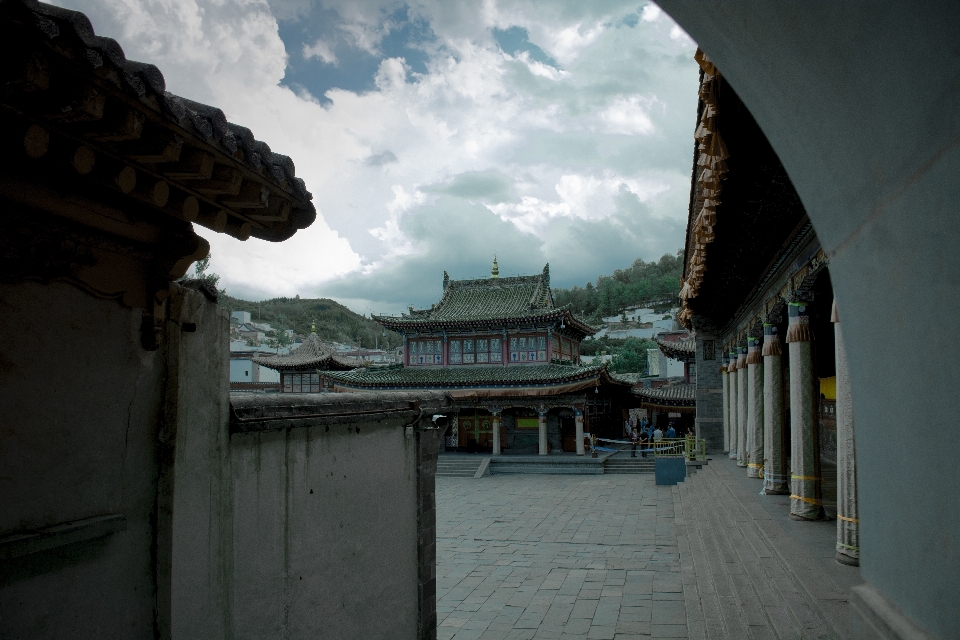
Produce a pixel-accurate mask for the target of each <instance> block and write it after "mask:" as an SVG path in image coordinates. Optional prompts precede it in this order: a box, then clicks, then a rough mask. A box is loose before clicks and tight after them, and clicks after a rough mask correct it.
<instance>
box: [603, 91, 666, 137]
mask: <svg viewBox="0 0 960 640" xmlns="http://www.w3.org/2000/svg"><path fill="white" fill-rule="evenodd" d="M650 102H651V100H650V99H647V98H644V97H643V96H620V97H618V98H617V99H616V100H614V101H613V102H612V103H611V104H610V105H609V106H608V107H607V108H606V109H604V110H603V111H601V112H600V119H601V120H602V121H603V123H604V125H605V126H604V129H605V130H606V132H607V133H613V134H618V135H628V136H646V135H650V134H651V133H653V132H654V131H656V126H655V125H654V124H653V120H651V119H650V116H649V114H648V113H647V110H648V109H647V107H648V105H649V103H650Z"/></svg>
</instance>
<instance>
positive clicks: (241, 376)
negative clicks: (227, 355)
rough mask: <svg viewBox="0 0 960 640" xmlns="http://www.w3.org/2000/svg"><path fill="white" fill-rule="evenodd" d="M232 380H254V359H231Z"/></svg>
mask: <svg viewBox="0 0 960 640" xmlns="http://www.w3.org/2000/svg"><path fill="white" fill-rule="evenodd" d="M245 374H246V375H245ZM230 382H254V379H253V361H252V360H247V359H240V358H234V359H231V360H230Z"/></svg>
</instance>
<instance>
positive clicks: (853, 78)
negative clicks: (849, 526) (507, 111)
mask: <svg viewBox="0 0 960 640" xmlns="http://www.w3.org/2000/svg"><path fill="white" fill-rule="evenodd" d="M659 4H660V5H661V6H662V7H663V8H664V10H665V11H667V12H668V13H670V14H671V15H672V16H673V17H674V18H675V19H676V20H677V21H678V22H679V23H680V25H681V26H682V27H683V28H684V29H685V30H686V31H687V32H688V33H689V34H690V35H691V36H692V37H693V39H694V40H696V41H697V42H698V43H699V44H700V46H701V47H702V48H703V50H704V51H705V52H706V53H707V55H708V56H710V58H711V59H712V60H713V61H715V62H716V64H717V67H718V68H719V69H720V73H721V74H722V75H723V77H724V79H725V82H729V83H730V84H731V85H732V86H733V87H735V88H736V91H737V94H738V95H739V96H740V97H741V98H742V99H743V101H744V103H745V104H746V105H747V107H748V108H749V109H750V112H751V114H752V115H753V116H754V118H755V119H756V121H757V123H758V124H759V125H760V127H761V128H762V129H763V131H764V133H765V134H766V136H767V138H768V139H769V141H770V143H771V145H773V148H774V149H775V150H776V152H777V154H778V156H779V157H780V160H781V161H782V162H783V166H784V167H785V168H786V170H787V172H788V173H789V175H790V179H791V181H792V182H793V184H794V186H795V187H796V189H797V193H798V194H799V195H800V198H801V199H802V200H803V205H804V208H805V209H806V211H807V213H808V215H809V216H810V220H811V221H812V222H813V224H814V226H815V228H816V232H817V236H818V238H819V239H820V242H821V243H822V245H823V248H824V251H825V252H826V253H827V255H828V257H829V258H830V278H831V281H832V283H833V288H834V292H835V296H836V299H837V303H838V305H839V307H840V308H841V309H842V310H843V311H842V313H843V322H844V324H843V331H844V342H845V345H846V347H847V352H848V356H849V363H850V381H851V389H852V394H853V405H854V407H853V409H854V413H855V415H856V416H857V424H858V425H862V426H863V429H862V430H858V431H857V443H856V449H857V451H856V454H857V473H858V485H857V490H858V499H859V501H860V502H859V507H860V515H859V519H860V533H861V536H860V541H861V566H860V570H861V574H862V575H863V577H864V578H865V579H866V580H868V581H869V582H870V583H871V585H872V587H870V589H873V590H874V592H875V593H874V595H875V596H876V597H872V596H871V597H864V598H863V599H862V604H863V606H864V608H863V609H861V608H858V609H857V610H858V612H860V611H866V610H868V609H869V610H871V611H873V612H874V613H876V615H877V616H878V617H877V620H880V619H881V618H882V616H885V615H887V614H889V616H890V620H895V621H896V623H895V624H894V623H890V624H892V625H893V626H888V629H898V628H899V629H901V630H902V629H905V628H907V627H908V626H909V625H910V624H913V623H916V624H918V625H919V626H920V627H922V628H925V629H926V630H927V632H929V633H930V634H931V635H932V636H933V637H940V638H957V637H960V608H958V607H956V606H954V604H955V603H956V598H957V595H956V594H957V593H958V592H960V554H958V553H957V551H956V549H957V542H956V539H957V533H956V532H957V531H960V509H957V508H955V505H956V503H957V500H956V497H955V496H954V495H952V492H948V494H950V495H949V496H948V497H947V498H946V500H947V502H948V504H949V505H952V506H950V507H945V506H944V500H945V498H944V494H943V492H941V491H936V490H933V489H932V488H931V487H932V486H934V485H936V486H945V487H953V486H955V485H957V484H958V483H960V465H958V464H957V460H956V454H955V452H956V451H957V449H958V446H960V429H957V428H956V422H957V416H958V415H960V394H957V392H956V389H957V388H958V387H960V366H958V362H960V361H958V359H957V343H956V337H955V336H954V335H953V331H952V330H950V329H949V328H947V329H945V327H944V325H945V324H946V325H947V326H950V325H951V323H952V321H953V319H954V318H956V317H958V316H960V287H958V286H957V283H958V282H960V252H958V251H957V247H956V243H957V238H958V237H960V216H958V215H957V209H958V203H960V182H958V181H957V179H956V177H957V175H958V173H960V144H958V141H960V118H958V117H957V115H956V114H955V113H954V112H953V111H951V108H950V107H951V106H952V105H954V104H956V102H957V100H958V99H960V84H958V83H957V82H956V78H957V77H958V75H960V57H958V56H957V52H956V42H957V38H956V34H957V33H958V32H960V5H957V4H956V3H945V2H941V3H933V2H927V3H916V4H911V5H910V6H909V7H908V8H904V7H897V6H893V5H883V6H880V5H878V6H866V5H864V4H863V3H837V2H809V3H803V4H796V3H776V2H774V3H750V4H743V5H740V6H737V5H731V4H730V3H725V2H716V1H710V2H705V1H703V0H661V1H660V2H659ZM851 34H862V36H863V37H851ZM878 79H882V80H881V81H878ZM692 126H693V125H691V127H692ZM708 268H709V267H708ZM894 336H896V339H897V340H898V344H899V345H900V349H899V353H901V354H903V357H901V358H899V359H898V360H897V364H896V367H892V366H891V364H890V358H889V354H888V353H887V351H886V350H885V349H883V348H881V345H884V344H887V343H888V342H889V341H890V339H891V338H893V337H894ZM894 371H895V374H894ZM917 416H923V423H924V428H925V429H927V430H929V432H930V433H936V434H938V443H937V446H936V447H929V446H928V445H927V444H926V442H925V441H924V440H923V439H907V441H904V439H903V432H904V425H911V424H915V423H916V421H917ZM891 442H903V444H902V446H897V447H892V446H890V444H889V443H891ZM891 514H896V517H891ZM860 615H861V616H864V614H863V613H860ZM911 621H912V622H911ZM862 622H863V625H862V628H863V629H867V628H868V627H871V626H876V625H874V624H873V622H870V621H868V620H867V618H866V617H863V619H862ZM877 624H880V623H879V622H878V623H877ZM883 624H887V622H884V623H883ZM878 633H879V632H877V633H874V632H867V631H864V633H863V635H862V637H878ZM900 636H902V634H901V632H900V631H892V632H891V634H890V636H888V637H900Z"/></svg>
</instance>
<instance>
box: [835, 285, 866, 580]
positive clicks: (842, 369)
mask: <svg viewBox="0 0 960 640" xmlns="http://www.w3.org/2000/svg"><path fill="white" fill-rule="evenodd" d="M831 319H832V320H833V322H834V325H833V333H834V337H835V340H836V346H835V350H836V351H835V354H836V364H837V562H840V563H841V564H849V565H853V566H856V567H858V566H860V511H859V509H858V508H857V458H856V452H855V448H856V447H855V446H854V445H855V444H856V437H855V436H856V433H855V430H854V422H853V397H852V396H851V393H850V368H849V365H848V363H847V351H846V349H845V348H844V345H843V336H842V333H841V331H840V318H839V316H838V315H837V301H836V300H834V301H833V314H832V318H831Z"/></svg>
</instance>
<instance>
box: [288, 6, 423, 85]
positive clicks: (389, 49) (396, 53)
mask: <svg viewBox="0 0 960 640" xmlns="http://www.w3.org/2000/svg"><path fill="white" fill-rule="evenodd" d="M342 25H343V20H342V19H341V18H340V15H339V14H338V13H337V12H336V11H335V10H332V9H324V8H322V7H320V6H319V5H312V6H311V8H310V13H309V14H307V15H306V16H302V17H299V18H298V19H296V20H292V21H283V22H280V23H279V33H280V39H281V40H283V44H284V47H285V48H286V50H287V56H288V60H287V68H286V74H285V75H284V78H283V80H282V81H281V84H282V85H284V86H288V87H294V88H300V87H302V88H304V89H306V90H307V91H309V92H310V93H311V94H312V95H313V96H315V97H316V98H317V99H319V100H320V101H321V102H323V103H326V102H329V101H328V100H327V99H326V98H325V97H324V94H325V93H326V92H327V91H329V90H330V89H334V88H336V89H344V90H347V91H353V92H356V93H362V92H365V91H372V90H373V89H375V88H376V85H375V83H374V77H375V76H376V73H377V69H378V68H379V67H380V63H381V62H382V61H383V60H384V59H386V58H403V59H404V61H405V62H406V63H407V66H408V67H409V68H410V70H411V71H413V72H414V73H426V72H427V61H428V60H429V59H430V55H429V48H430V47H431V46H432V44H433V43H434V42H435V41H436V35H435V34H434V33H433V30H432V29H431V28H430V24H429V23H428V22H427V21H425V20H423V19H421V18H415V19H411V18H410V14H409V11H408V8H407V7H406V6H403V7H401V8H399V9H397V10H396V11H394V12H393V13H391V14H389V15H385V16H384V25H386V26H385V28H386V29H389V31H387V33H386V34H385V35H383V36H382V38H381V39H380V41H379V42H378V43H377V45H376V53H374V54H371V53H370V52H369V51H366V50H364V49H361V48H360V47H358V46H357V45H356V43H355V42H353V41H352V38H351V36H350V34H348V33H347V32H346V31H345V30H344V29H343V28H342ZM318 41H322V42H323V43H324V44H325V45H326V47H325V49H326V51H328V52H329V53H330V54H332V55H333V56H334V57H335V61H332V62H331V61H325V60H324V59H323V57H322V56H319V55H315V56H313V57H310V58H307V57H305V56H304V47H305V46H306V47H313V46H315V45H316V43H317V42H318Z"/></svg>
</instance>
